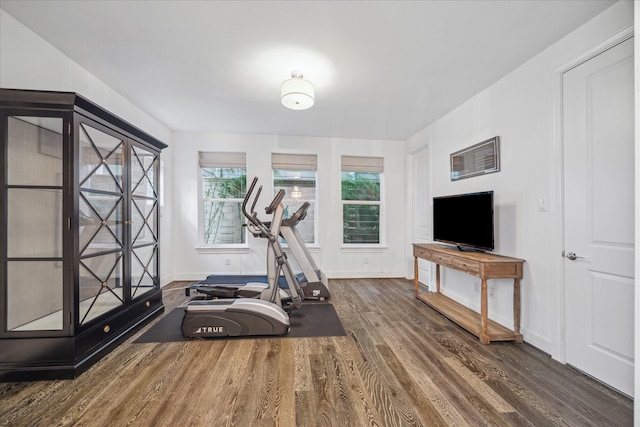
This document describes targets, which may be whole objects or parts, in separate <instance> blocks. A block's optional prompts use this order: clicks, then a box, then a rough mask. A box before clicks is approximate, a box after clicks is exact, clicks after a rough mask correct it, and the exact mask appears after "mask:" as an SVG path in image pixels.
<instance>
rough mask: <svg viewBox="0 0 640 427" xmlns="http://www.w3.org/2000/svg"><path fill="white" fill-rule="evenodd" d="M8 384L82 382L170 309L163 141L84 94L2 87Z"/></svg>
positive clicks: (1, 277)
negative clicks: (163, 255) (165, 286)
mask: <svg viewBox="0 0 640 427" xmlns="http://www.w3.org/2000/svg"><path fill="white" fill-rule="evenodd" d="M0 138H1V141H0V167H1V170H0V189H1V191H2V193H1V196H0V197H1V200H2V202H1V203H0V205H1V208H0V380H1V381H25V380H39V379H53V378H73V377H75V376H77V375H79V374H80V373H81V372H82V371H84V370H86V369H87V368H88V367H90V366H91V365H92V364H93V363H95V362H96V361H97V360H99V359H100V358H101V357H102V356H104V355H105V354H106V353H107V352H108V351H109V350H110V349H112V348H113V347H114V346H115V345H117V344H118V342H120V341H121V340H122V339H123V338H124V337H125V336H127V334H128V333H130V332H133V331H134V330H136V329H138V328H139V327H140V326H142V325H143V324H144V323H145V322H147V321H148V320H150V319H151V318H152V317H153V316H154V315H157V314H160V313H161V312H162V311H163V310H164V306H163V303H162V293H161V289H160V274H159V271H160V266H159V247H158V243H159V236H158V231H159V209H160V206H159V192H158V184H159V172H160V151H161V150H162V149H163V148H165V147H166V145H165V144H164V143H162V142H161V141H159V140H157V139H156V138H154V137H152V136H150V135H148V134H146V133H144V132H143V131H141V130H140V129H138V128H136V127H134V126H132V125H131V124H129V123H127V122H126V121H124V120H122V119H120V118H118V117H117V116H115V115H113V114H111V113H109V112H108V111H106V110H104V109H103V108H101V107H99V106H97V105H96V104H94V103H92V102H91V101H89V100H87V99H85V98H83V97H82V96H80V95H78V94H76V93H69V92H49V91H31V90H16V89H0Z"/></svg>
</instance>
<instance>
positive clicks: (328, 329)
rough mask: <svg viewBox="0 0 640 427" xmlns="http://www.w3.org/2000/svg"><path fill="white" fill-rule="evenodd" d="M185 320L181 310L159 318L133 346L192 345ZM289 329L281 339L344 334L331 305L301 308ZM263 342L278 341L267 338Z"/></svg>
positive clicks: (290, 320)
mask: <svg viewBox="0 0 640 427" xmlns="http://www.w3.org/2000/svg"><path fill="white" fill-rule="evenodd" d="M183 316H184V307H177V308H174V309H173V310H171V311H170V312H169V313H168V314H167V315H166V316H164V317H163V318H161V319H160V320H159V321H158V322H157V323H156V324H155V325H153V326H151V328H149V330H148V331H146V332H145V333H144V334H142V335H141V336H140V337H139V338H138V339H136V340H135V341H134V343H148V342H176V341H191V339H190V338H185V337H183V336H182V331H181V329H180V325H181V324H182V317H183ZM289 322H290V326H291V329H289V333H288V334H287V335H283V336H282V338H310V337H339V336H345V335H346V332H345V331H344V328H343V327H342V323H340V318H339V317H338V313H336V310H335V308H333V305H331V304H304V305H303V306H302V308H300V309H298V310H294V311H293V312H292V313H291V314H290V316H289ZM242 338H259V337H220V338H207V339H208V340H221V339H242ZM263 338H278V336H269V337H263Z"/></svg>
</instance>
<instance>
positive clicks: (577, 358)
mask: <svg viewBox="0 0 640 427" xmlns="http://www.w3.org/2000/svg"><path fill="white" fill-rule="evenodd" d="M633 72H634V71H633V39H629V40H627V41H625V42H623V43H620V44H618V45H616V46H614V47H612V48H611V49H609V50H607V51H605V52H603V53H601V54H599V55H598V56H596V57H594V58H593V59H590V60H589V61H587V62H585V63H583V64H581V65H579V66H577V67H575V68H573V69H571V70H569V71H567V72H566V73H565V74H564V75H563V119H564V176H563V180H564V216H565V219H564V227H565V242H564V250H565V260H564V268H565V270H564V271H565V277H564V280H565V303H566V307H565V313H566V319H565V322H566V360H567V363H569V364H571V365H573V366H575V367H576V368H578V369H580V370H582V371H584V372H585V373H587V374H588V375H591V376H593V377H595V378H597V379H599V380H601V381H602V382H604V383H606V384H608V385H610V386H611V387H613V388H615V389H617V390H619V391H621V392H623V393H625V394H627V395H629V396H632V395H633V363H634V361H633V349H634V345H633V340H634V313H633V310H634V308H633V307H634V277H633V275H634V188H633V182H634V147H633V145H634V142H633V138H634V105H633V103H634V98H633Z"/></svg>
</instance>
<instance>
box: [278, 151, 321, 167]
mask: <svg viewBox="0 0 640 427" xmlns="http://www.w3.org/2000/svg"><path fill="white" fill-rule="evenodd" d="M271 166H272V168H273V169H274V170H294V171H306V170H308V171H314V170H317V169H318V156H316V155H315V154H281V153H272V154H271Z"/></svg>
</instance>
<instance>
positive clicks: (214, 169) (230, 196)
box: [199, 152, 247, 246]
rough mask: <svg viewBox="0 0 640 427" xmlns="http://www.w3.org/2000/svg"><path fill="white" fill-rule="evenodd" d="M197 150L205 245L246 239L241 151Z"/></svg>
mask: <svg viewBox="0 0 640 427" xmlns="http://www.w3.org/2000/svg"><path fill="white" fill-rule="evenodd" d="M199 154H200V189H201V193H200V197H199V199H200V227H199V228H200V233H201V237H200V239H201V242H202V244H203V245H205V246H210V245H225V244H242V243H245V242H246V230H245V227H243V224H244V222H245V220H244V215H243V214H242V201H243V199H244V195H245V194H246V189H247V172H246V168H245V167H244V162H245V160H244V154H243V153H203V152H201V153H199Z"/></svg>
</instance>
